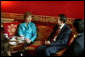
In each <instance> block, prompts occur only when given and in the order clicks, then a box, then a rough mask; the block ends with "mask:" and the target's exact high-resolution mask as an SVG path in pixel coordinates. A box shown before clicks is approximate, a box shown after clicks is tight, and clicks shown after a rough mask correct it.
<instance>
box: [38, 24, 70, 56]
mask: <svg viewBox="0 0 85 57" xmlns="http://www.w3.org/2000/svg"><path fill="white" fill-rule="evenodd" d="M56 31H57V27H56V29H55V28H54V31H53V32H52V34H51V35H50V36H49V38H48V40H50V41H51V40H52V38H53V36H54V35H55V33H56ZM70 34H71V29H70V28H69V26H68V25H66V24H65V25H64V26H63V28H62V29H61V31H60V33H59V35H58V37H57V39H56V41H54V42H52V43H51V44H50V46H46V45H42V46H40V47H38V48H37V53H38V54H39V55H42V54H43V55H44V54H45V55H46V56H50V55H51V54H55V53H56V52H58V51H59V50H61V49H63V48H65V47H67V42H68V39H69V36H70Z"/></svg>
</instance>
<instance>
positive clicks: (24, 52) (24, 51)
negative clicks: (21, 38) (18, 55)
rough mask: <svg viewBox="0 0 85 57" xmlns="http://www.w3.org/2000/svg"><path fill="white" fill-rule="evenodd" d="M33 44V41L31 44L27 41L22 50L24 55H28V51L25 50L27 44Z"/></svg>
mask: <svg viewBox="0 0 85 57" xmlns="http://www.w3.org/2000/svg"><path fill="white" fill-rule="evenodd" d="M31 44H32V42H31V43H30V44H29V43H27V42H25V45H24V47H23V50H22V53H23V55H24V56H25V55H26V52H27V50H25V48H26V47H27V46H29V45H31Z"/></svg>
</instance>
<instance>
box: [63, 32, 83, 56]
mask: <svg viewBox="0 0 85 57" xmlns="http://www.w3.org/2000/svg"><path fill="white" fill-rule="evenodd" d="M80 55H84V33H80V35H78V36H77V37H76V39H75V40H74V41H73V43H72V44H71V45H70V46H69V48H68V49H67V50H66V52H65V53H64V54H63V56H80Z"/></svg>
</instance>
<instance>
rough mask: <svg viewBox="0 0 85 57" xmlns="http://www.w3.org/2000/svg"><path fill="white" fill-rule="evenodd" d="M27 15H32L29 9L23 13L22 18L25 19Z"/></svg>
mask: <svg viewBox="0 0 85 57" xmlns="http://www.w3.org/2000/svg"><path fill="white" fill-rule="evenodd" d="M29 16H32V14H31V13H30V12H29V11H27V12H25V13H24V19H25V18H26V17H29Z"/></svg>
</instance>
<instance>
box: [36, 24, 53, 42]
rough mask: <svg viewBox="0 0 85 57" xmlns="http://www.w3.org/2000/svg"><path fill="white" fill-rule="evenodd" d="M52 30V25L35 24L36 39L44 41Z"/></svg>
mask: <svg viewBox="0 0 85 57" xmlns="http://www.w3.org/2000/svg"><path fill="white" fill-rule="evenodd" d="M52 31H53V26H45V25H37V34H38V35H37V38H36V40H40V41H45V40H47V39H48V37H49V36H50V34H51V33H52Z"/></svg>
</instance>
